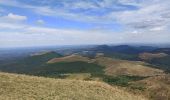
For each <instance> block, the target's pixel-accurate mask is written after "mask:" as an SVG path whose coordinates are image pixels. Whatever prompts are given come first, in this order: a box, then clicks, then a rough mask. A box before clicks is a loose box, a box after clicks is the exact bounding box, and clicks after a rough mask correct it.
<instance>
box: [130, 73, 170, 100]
mask: <svg viewBox="0 0 170 100" xmlns="http://www.w3.org/2000/svg"><path fill="white" fill-rule="evenodd" d="M132 86H133V87H134V86H142V87H144V88H145V89H144V90H143V91H142V94H145V95H146V96H147V97H149V98H150V99H152V100H170V74H166V75H161V76H154V77H149V78H146V79H144V80H140V81H137V82H132ZM133 92H134V91H133Z"/></svg>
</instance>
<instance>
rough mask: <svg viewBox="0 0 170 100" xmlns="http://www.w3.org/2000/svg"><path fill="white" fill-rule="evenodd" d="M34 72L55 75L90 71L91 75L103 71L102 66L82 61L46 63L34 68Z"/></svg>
mask: <svg viewBox="0 0 170 100" xmlns="http://www.w3.org/2000/svg"><path fill="white" fill-rule="evenodd" d="M35 72H36V74H35V75H38V76H47V77H55V75H56V76H57V75H60V74H71V73H72V74H74V73H90V74H92V75H96V74H101V73H104V71H103V67H102V66H100V65H97V64H94V63H87V62H82V61H75V62H59V63H53V64H46V65H45V66H42V67H41V68H40V69H38V70H35Z"/></svg>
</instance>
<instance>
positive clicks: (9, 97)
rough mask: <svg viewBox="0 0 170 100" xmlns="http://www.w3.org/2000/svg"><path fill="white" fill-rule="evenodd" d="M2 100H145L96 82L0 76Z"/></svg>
mask: <svg viewBox="0 0 170 100" xmlns="http://www.w3.org/2000/svg"><path fill="white" fill-rule="evenodd" d="M0 99H1V100H42V99H43V100H125V99H126V100H146V99H145V98H143V97H141V96H137V95H136V96H134V95H132V94H129V93H127V92H125V91H123V90H120V89H118V88H116V87H111V86H109V85H107V84H104V83H100V82H94V81H75V80H60V79H50V78H42V77H33V76H25V75H17V74H8V73H2V72H1V73H0Z"/></svg>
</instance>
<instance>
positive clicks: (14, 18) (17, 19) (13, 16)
mask: <svg viewBox="0 0 170 100" xmlns="http://www.w3.org/2000/svg"><path fill="white" fill-rule="evenodd" d="M26 20H27V17H26V16H22V15H17V14H13V13H9V14H8V15H6V16H2V17H0V21H1V22H23V21H26Z"/></svg>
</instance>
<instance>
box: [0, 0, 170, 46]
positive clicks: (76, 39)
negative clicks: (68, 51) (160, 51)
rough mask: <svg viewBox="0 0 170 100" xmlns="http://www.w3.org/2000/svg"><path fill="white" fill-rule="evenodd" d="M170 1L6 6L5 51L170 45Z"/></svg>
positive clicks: (79, 0) (52, 0)
mask: <svg viewBox="0 0 170 100" xmlns="http://www.w3.org/2000/svg"><path fill="white" fill-rule="evenodd" d="M169 5H170V0H0V48H1V47H26V46H47V45H84V44H128V43H135V44H138V43H140V44H141V43H144V44H153V43H154V44H159V43H166V44H167V43H170V6H169Z"/></svg>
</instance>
